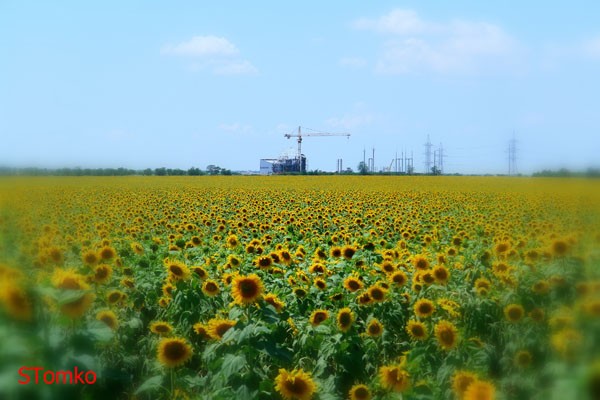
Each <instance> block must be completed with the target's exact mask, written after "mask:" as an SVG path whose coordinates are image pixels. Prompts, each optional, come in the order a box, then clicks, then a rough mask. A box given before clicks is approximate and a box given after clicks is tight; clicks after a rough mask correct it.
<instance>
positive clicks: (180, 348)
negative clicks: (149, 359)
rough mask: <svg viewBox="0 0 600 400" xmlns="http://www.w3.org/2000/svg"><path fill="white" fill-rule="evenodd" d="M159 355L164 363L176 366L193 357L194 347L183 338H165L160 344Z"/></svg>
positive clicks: (159, 358) (172, 366)
mask: <svg viewBox="0 0 600 400" xmlns="http://www.w3.org/2000/svg"><path fill="white" fill-rule="evenodd" d="M157 356H158V361H159V362H160V363H161V364H162V365H164V366H165V367H167V368H174V367H177V366H179V365H183V364H185V363H186V362H187V361H188V360H189V359H190V358H191V357H192V347H191V346H190V345H189V344H188V343H187V341H186V340H185V339H182V338H163V339H161V341H160V343H159V344H158V351H157Z"/></svg>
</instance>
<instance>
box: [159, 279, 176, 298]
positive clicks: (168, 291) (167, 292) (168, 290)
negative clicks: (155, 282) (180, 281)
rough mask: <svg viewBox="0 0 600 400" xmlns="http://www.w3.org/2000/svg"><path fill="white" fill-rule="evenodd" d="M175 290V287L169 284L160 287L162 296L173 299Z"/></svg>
mask: <svg viewBox="0 0 600 400" xmlns="http://www.w3.org/2000/svg"><path fill="white" fill-rule="evenodd" d="M175 289H176V288H175V285H173V284H172V283H171V282H167V283H165V284H164V285H162V293H163V296H167V297H173V290H175Z"/></svg>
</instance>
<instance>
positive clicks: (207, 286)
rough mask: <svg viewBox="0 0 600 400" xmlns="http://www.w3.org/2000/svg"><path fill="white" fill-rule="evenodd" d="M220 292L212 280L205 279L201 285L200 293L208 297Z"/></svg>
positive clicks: (217, 285)
mask: <svg viewBox="0 0 600 400" xmlns="http://www.w3.org/2000/svg"><path fill="white" fill-rule="evenodd" d="M220 291H221V289H220V288H219V284H218V283H217V282H216V281H214V280H212V279H207V280H205V281H204V283H203V284H202V293H204V294H205V295H207V296H209V297H213V296H216V295H218V294H219V292H220Z"/></svg>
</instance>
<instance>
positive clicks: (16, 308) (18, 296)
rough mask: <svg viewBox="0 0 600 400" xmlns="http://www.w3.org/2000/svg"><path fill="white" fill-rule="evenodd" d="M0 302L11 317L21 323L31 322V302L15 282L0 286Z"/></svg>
mask: <svg viewBox="0 0 600 400" xmlns="http://www.w3.org/2000/svg"><path fill="white" fill-rule="evenodd" d="M0 301H2V303H4V308H5V309H6V312H7V313H8V314H9V315H10V316H11V317H13V318H15V319H18V320H21V321H29V320H31V315H32V307H31V301H30V299H29V296H28V295H27V293H26V292H25V291H24V290H23V289H22V288H20V287H19V286H17V285H16V282H11V281H8V282H4V283H3V284H2V285H0Z"/></svg>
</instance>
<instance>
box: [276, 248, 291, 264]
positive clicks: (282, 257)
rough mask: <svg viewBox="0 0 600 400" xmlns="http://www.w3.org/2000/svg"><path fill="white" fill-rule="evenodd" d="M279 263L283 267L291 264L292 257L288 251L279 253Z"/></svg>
mask: <svg viewBox="0 0 600 400" xmlns="http://www.w3.org/2000/svg"><path fill="white" fill-rule="evenodd" d="M278 254H279V262H280V263H281V264H283V265H290V264H291V263H292V255H291V254H290V252H289V251H287V250H285V249H283V250H280V251H279V253H278Z"/></svg>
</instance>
